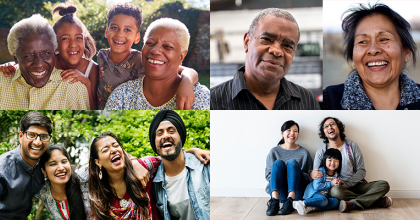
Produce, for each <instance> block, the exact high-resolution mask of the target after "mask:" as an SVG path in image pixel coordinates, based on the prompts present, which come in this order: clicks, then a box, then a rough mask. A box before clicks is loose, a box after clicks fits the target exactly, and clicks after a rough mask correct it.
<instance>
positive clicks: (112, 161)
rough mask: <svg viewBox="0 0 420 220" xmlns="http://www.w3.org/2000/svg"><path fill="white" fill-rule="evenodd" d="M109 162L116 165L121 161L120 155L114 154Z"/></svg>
mask: <svg viewBox="0 0 420 220" xmlns="http://www.w3.org/2000/svg"><path fill="white" fill-rule="evenodd" d="M111 163H112V164H114V165H118V164H120V163H121V155H119V154H116V155H114V156H113V157H112V158H111Z"/></svg>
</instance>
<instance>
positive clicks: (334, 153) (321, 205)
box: [293, 148, 342, 215]
mask: <svg viewBox="0 0 420 220" xmlns="http://www.w3.org/2000/svg"><path fill="white" fill-rule="evenodd" d="M341 163H342V159H341V152H340V151H339V150H337V149H333V148H331V149H328V150H327V151H325V154H324V157H323V158H322V162H321V166H320V167H319V172H322V174H323V175H322V177H319V178H318V179H315V180H314V181H312V182H311V183H310V184H309V185H308V186H307V187H306V190H305V193H304V195H303V199H304V200H303V201H294V202H293V208H294V209H296V210H297V212H298V213H299V214H300V215H304V214H307V213H309V212H311V211H327V210H333V209H338V205H339V203H340V202H339V200H338V199H336V198H331V197H330V196H329V191H330V189H331V188H332V187H333V186H336V185H341V181H342V180H341V179H340V172H341Z"/></svg>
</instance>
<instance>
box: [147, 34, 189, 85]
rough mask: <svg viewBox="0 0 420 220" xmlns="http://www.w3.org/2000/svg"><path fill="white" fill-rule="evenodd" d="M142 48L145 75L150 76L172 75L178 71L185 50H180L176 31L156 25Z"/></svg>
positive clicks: (185, 53) (185, 52)
mask: <svg viewBox="0 0 420 220" xmlns="http://www.w3.org/2000/svg"><path fill="white" fill-rule="evenodd" d="M144 40H145V43H144V46H143V49H142V55H143V56H142V62H143V66H144V69H145V71H146V75H147V76H148V77H152V78H159V77H168V76H173V75H174V74H176V73H177V72H178V67H179V65H181V64H182V61H183V60H184V58H185V56H186V55H187V51H184V52H182V50H181V44H180V43H179V39H178V36H177V34H176V31H175V30H173V29H170V28H165V27H157V28H155V29H153V30H151V31H150V33H149V35H148V38H147V39H144Z"/></svg>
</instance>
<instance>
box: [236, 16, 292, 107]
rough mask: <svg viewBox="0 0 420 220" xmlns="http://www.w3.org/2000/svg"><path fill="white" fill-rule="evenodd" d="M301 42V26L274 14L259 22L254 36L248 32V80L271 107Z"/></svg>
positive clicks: (245, 74)
mask: <svg viewBox="0 0 420 220" xmlns="http://www.w3.org/2000/svg"><path fill="white" fill-rule="evenodd" d="M298 41H299V30H298V28H297V25H296V24H295V23H293V22H292V21H289V20H287V19H284V18H280V17H276V16H273V15H266V16H265V17H263V18H261V20H259V21H258V25H257V28H256V30H255V31H254V33H253V36H250V35H249V33H246V34H245V35H244V48H245V53H246V60H245V73H244V77H245V81H246V83H247V85H248V87H249V89H250V90H251V92H252V94H253V95H254V96H255V97H256V98H257V99H258V100H259V101H260V102H261V103H262V104H263V105H264V106H265V107H266V108H267V109H273V107H274V102H275V100H276V97H277V94H278V92H279V90H280V86H281V85H280V80H281V79H282V78H283V77H284V76H285V75H286V74H287V72H288V71H289V68H290V65H291V64H292V61H293V56H294V54H295V52H296V46H297V43H298Z"/></svg>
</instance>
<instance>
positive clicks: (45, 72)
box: [14, 34, 55, 88]
mask: <svg viewBox="0 0 420 220" xmlns="http://www.w3.org/2000/svg"><path fill="white" fill-rule="evenodd" d="M19 43H20V46H19V49H18V50H17V53H16V57H14V58H15V62H16V63H18V64H19V69H20V71H21V73H22V77H23V78H24V79H25V81H26V83H28V84H29V85H31V86H34V87H36V88H41V87H43V86H44V85H45V84H47V82H48V80H49V79H50V76H51V73H52V71H53V69H54V64H55V62H54V47H53V44H52V43H51V41H50V39H49V38H48V36H47V35H46V34H31V35H28V36H25V37H22V38H21V39H20V41H19Z"/></svg>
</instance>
